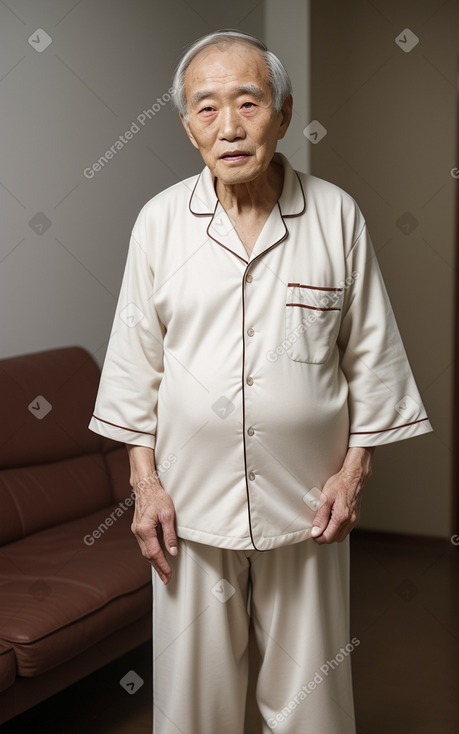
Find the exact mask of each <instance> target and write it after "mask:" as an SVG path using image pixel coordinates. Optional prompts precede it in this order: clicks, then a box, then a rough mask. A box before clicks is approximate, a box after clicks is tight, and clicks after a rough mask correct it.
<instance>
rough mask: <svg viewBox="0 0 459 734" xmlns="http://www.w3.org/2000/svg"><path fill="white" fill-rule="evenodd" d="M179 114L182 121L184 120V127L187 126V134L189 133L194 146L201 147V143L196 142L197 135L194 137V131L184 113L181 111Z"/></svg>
mask: <svg viewBox="0 0 459 734" xmlns="http://www.w3.org/2000/svg"><path fill="white" fill-rule="evenodd" d="M179 114H180V119H181V121H182V125H183V127H184V128H185V130H186V134H187V135H188V137H189V138H190V140H191V142H192V144H193V145H194V147H195V148H198V149H199V145H198V144H197V142H196V139H195V137H194V135H193V133H192V132H191V130H190V126H189V124H188V123H187V121H186V120H185V118H184V116H183V115H182V113H181V112H180V113H179Z"/></svg>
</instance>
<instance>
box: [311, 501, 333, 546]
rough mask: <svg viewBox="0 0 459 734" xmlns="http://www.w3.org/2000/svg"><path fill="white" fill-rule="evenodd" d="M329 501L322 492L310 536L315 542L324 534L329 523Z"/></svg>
mask: <svg viewBox="0 0 459 734" xmlns="http://www.w3.org/2000/svg"><path fill="white" fill-rule="evenodd" d="M330 514H331V501H330V500H329V499H328V497H327V496H326V495H325V494H324V493H323V492H322V495H321V500H320V506H319V509H318V510H317V512H316V514H315V516H314V520H313V522H312V528H311V536H312V537H313V538H314V540H317V539H318V538H319V537H320V536H322V534H323V533H324V531H325V529H326V528H327V526H328V524H329V522H330Z"/></svg>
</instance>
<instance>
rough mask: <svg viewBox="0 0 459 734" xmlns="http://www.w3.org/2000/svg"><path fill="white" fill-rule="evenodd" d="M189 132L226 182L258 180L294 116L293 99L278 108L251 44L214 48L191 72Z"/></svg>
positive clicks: (199, 58) (265, 71)
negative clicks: (274, 103)
mask: <svg viewBox="0 0 459 734" xmlns="http://www.w3.org/2000/svg"><path fill="white" fill-rule="evenodd" d="M185 93H186V102H187V110H188V115H189V122H188V123H187V122H186V121H185V120H184V118H183V116H182V115H180V117H181V120H182V122H183V125H184V127H185V130H186V131H187V133H188V136H189V138H190V140H191V142H192V143H193V145H194V146H195V148H198V149H199V151H200V153H201V155H202V157H203V160H204V163H205V164H206V166H207V167H208V168H209V169H210V170H211V171H212V173H213V174H214V175H215V176H216V177H217V178H218V179H219V180H220V181H221V183H224V184H228V185H231V184H239V183H245V182H247V181H253V180H254V179H255V178H257V176H259V175H260V174H261V173H263V171H265V170H266V169H267V167H268V166H269V163H270V162H271V159H272V157H273V155H274V152H275V150H276V145H277V141H278V140H280V139H281V138H283V137H284V135H285V133H286V131H287V128H288V125H289V122H290V118H291V108H292V97H291V95H289V96H288V97H287V99H286V100H285V102H284V105H283V107H282V110H281V111H280V112H276V110H275V109H274V107H273V102H272V93H271V87H270V85H269V77H268V69H267V68H266V64H265V61H264V59H263V57H262V55H261V52H260V51H258V49H256V48H254V47H252V46H250V45H248V44H247V43H238V42H235V43H231V44H225V45H223V46H210V47H209V48H207V49H203V50H202V51H201V52H200V53H198V55H197V56H196V57H195V58H194V59H193V61H192V62H191V64H190V66H189V67H188V69H187V71H186V75H185Z"/></svg>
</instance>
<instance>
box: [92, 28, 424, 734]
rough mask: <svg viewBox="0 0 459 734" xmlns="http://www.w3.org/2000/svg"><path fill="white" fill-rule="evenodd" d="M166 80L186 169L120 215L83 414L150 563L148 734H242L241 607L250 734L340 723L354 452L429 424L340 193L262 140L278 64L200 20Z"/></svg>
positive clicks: (374, 269) (286, 83)
mask: <svg viewBox="0 0 459 734" xmlns="http://www.w3.org/2000/svg"><path fill="white" fill-rule="evenodd" d="M174 90H175V95H174V101H175V104H176V106H177V107H178V110H179V112H180V118H181V120H182V123H183V125H184V127H185V130H186V132H187V134H188V137H189V138H190V140H191V142H192V144H193V145H194V146H195V148H197V149H198V150H199V151H200V153H201V155H202V158H203V160H204V163H205V168H204V169H203V171H202V172H201V174H200V175H198V176H193V177H192V178H189V179H187V180H185V181H181V182H179V183H177V184H176V185H174V186H172V187H170V188H168V189H167V190H166V191H163V192H162V193H160V194H158V195H157V196H155V197H154V198H153V199H151V200H150V201H149V202H148V203H147V204H146V205H145V206H144V207H143V209H142V210H141V212H140V214H139V216H138V219H137V221H136V223H135V226H134V228H133V232H132V238H131V242H130V247H129V252H128V258H127V263H126V269H125V274H124V279H123V283H122V287H121V292H120V296H119V302H118V306H117V311H116V315H115V322H114V328H113V331H112V334H111V338H110V342H109V345H108V350H107V354H106V358H105V363H104V366H103V372H102V377H101V383H100V387H99V393H98V397H97V402H96V407H95V411H94V416H93V417H92V419H91V423H90V427H91V429H92V430H94V431H96V432H98V433H101V434H102V435H104V436H107V437H109V438H112V439H115V440H118V441H122V442H125V443H126V444H127V448H128V453H129V459H130V466H131V478H130V481H131V484H132V487H133V488H134V490H135V492H136V507H135V514H134V520H133V525H132V530H133V532H134V533H135V535H136V538H137V540H138V542H139V545H140V548H141V551H142V553H143V555H144V556H145V557H146V558H147V559H148V560H149V561H150V563H151V564H152V567H153V568H152V576H153V645H154V731H155V734H177V733H178V732H184V733H185V734H242V733H243V728H244V708H245V698H246V689H247V678H248V662H247V660H248V630H249V621H250V618H251V619H252V620H253V625H254V629H255V633H256V639H257V644H258V647H259V650H260V654H261V668H260V671H259V674H258V681H257V689H256V695H257V702H258V706H259V709H260V712H261V716H262V719H263V732H264V733H265V734H266V733H267V732H272V731H275V730H279V731H280V732H283V733H284V734H302V733H305V734H306V733H309V732H311V733H312V732H314V733H315V734H316V733H317V732H318V733H319V734H353V733H354V732H355V725H354V711H353V697H352V684H351V668H350V654H351V652H352V650H353V649H354V648H355V647H356V646H357V645H358V644H359V640H358V638H353V639H350V637H349V616H348V608H349V602H348V583H349V557H348V556H349V542H348V540H349V532H350V530H351V529H352V527H353V526H354V525H355V523H356V522H357V520H358V517H359V511H360V499H361V492H362V488H363V486H364V483H365V481H366V479H367V478H368V477H369V475H370V473H371V459H372V453H373V451H374V447H375V446H377V445H380V444H384V443H388V442H391V441H397V440H400V439H405V438H409V437H411V436H415V435H419V434H422V433H426V432H427V431H429V430H431V427H430V424H429V421H428V419H427V417H426V414H425V411H424V408H423V406H422V402H421V398H420V396H419V393H418V390H417V388H416V385H415V382H414V379H413V376H412V373H411V371H410V367H409V364H408V361H407V358H406V355H405V352H404V348H403V344H402V342H401V339H400V335H399V332H398V330H397V326H396V323H395V320H394V316H393V313H392V309H391V306H390V303H389V300H388V297H387V293H386V291H385V288H384V284H383V282H382V279H381V274H380V271H379V269H378V264H377V261H376V258H375V256H374V253H373V250H372V246H371V242H370V238H369V235H368V232H367V228H366V224H365V221H364V219H363V216H362V214H361V212H360V210H359V209H358V207H357V205H356V203H355V201H354V200H353V199H352V198H351V197H350V196H349V195H348V194H347V193H345V192H344V191H342V190H341V189H339V188H338V187H337V186H334V185H333V184H331V183H327V182H326V181H323V180H321V179H319V178H316V177H314V176H311V175H306V174H303V173H299V172H296V171H294V170H293V168H292V167H291V165H290V164H289V162H288V160H287V159H286V158H285V156H283V155H280V154H279V153H276V145H277V141H278V140H280V139H281V138H283V137H284V135H285V133H286V132H287V128H288V126H289V122H290V118H291V115H292V94H291V85H290V80H289V78H288V75H287V73H286V71H285V69H284V67H283V66H282V64H281V63H280V61H279V60H278V59H277V58H276V57H275V56H274V55H273V54H272V53H270V52H268V51H267V49H266V46H265V45H264V44H263V43H262V42H261V41H260V40H258V39H257V38H254V37H252V36H247V35H246V34H243V33H240V32H237V31H219V32H216V33H212V34H210V35H208V36H206V37H204V38H202V39H200V40H198V41H197V42H196V43H194V44H193V45H192V46H191V47H190V48H189V49H188V50H187V52H186V53H185V55H184V56H183V57H182V59H181V61H180V63H179V66H178V68H177V70H176V74H175V77H174ZM161 582H162V583H161Z"/></svg>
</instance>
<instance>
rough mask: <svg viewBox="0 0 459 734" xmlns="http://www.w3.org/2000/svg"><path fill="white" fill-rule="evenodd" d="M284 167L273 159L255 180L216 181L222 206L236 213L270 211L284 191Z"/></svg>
mask: <svg viewBox="0 0 459 734" xmlns="http://www.w3.org/2000/svg"><path fill="white" fill-rule="evenodd" d="M283 184H284V169H283V166H282V164H278V163H274V162H273V161H271V163H270V164H269V166H268V167H267V169H266V170H265V171H263V173H261V174H260V175H259V176H257V177H256V178H255V179H253V181H246V182H245V183H238V184H225V183H223V182H222V181H221V180H220V179H217V182H216V193H217V196H218V199H219V201H220V203H221V205H222V207H223V208H224V209H225V210H226V211H232V212H234V213H236V214H243V213H244V212H248V211H251V212H252V213H253V212H254V211H258V212H270V211H271V209H272V208H273V206H274V204H275V203H276V201H277V200H278V199H279V196H280V195H281V193H282V187H283Z"/></svg>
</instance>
